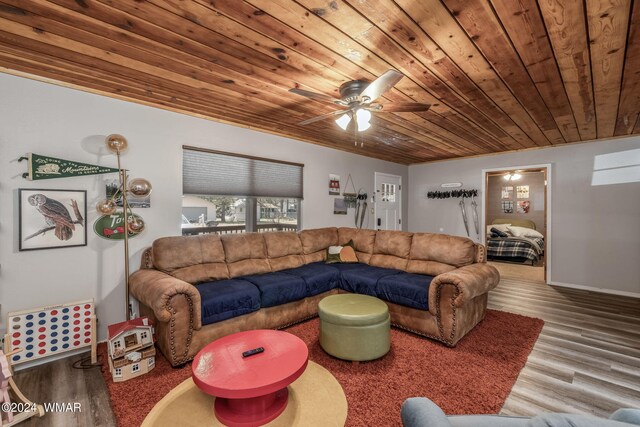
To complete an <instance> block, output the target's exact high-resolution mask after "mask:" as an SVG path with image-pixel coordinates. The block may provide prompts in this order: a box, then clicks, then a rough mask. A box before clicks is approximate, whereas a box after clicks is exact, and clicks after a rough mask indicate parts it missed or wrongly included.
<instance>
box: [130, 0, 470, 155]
mask: <svg viewBox="0 0 640 427" xmlns="http://www.w3.org/2000/svg"><path fill="white" fill-rule="evenodd" d="M165 6H166V5H165ZM130 7H131V9H125V10H126V11H127V12H129V13H130V16H133V15H132V14H133V13H135V14H136V16H138V17H141V18H142V17H144V18H145V19H153V18H154V17H156V18H157V16H155V15H154V13H153V11H151V10H150V9H149V8H142V7H140V6H139V5H138V6H136V7H135V8H134V7H133V6H130ZM193 7H195V6H194V5H192V4H191V5H189V8H188V9H186V10H179V9H175V10H172V12H178V13H183V14H184V15H189V14H195V13H196V12H198V10H197V9H193ZM156 13H158V11H156ZM189 16H190V15H189ZM210 16H212V15H210ZM218 18H219V17H218ZM175 19H176V16H172V15H170V14H169V15H167V14H164V15H162V19H161V20H160V22H163V25H166V26H167V27H171V28H173V29H175V30H176V31H180V30H179V27H180V26H179V25H178V24H179V22H174V20H175ZM198 22H199V23H198V27H196V28H198V29H199V30H197V31H193V30H192V32H194V33H198V35H199V36H200V37H202V38H203V39H207V38H209V39H211V36H212V35H214V36H217V34H212V33H211V31H212V30H213V28H215V27H216V25H214V24H215V22H210V21H208V20H207V19H199V20H198ZM141 25H143V24H142V23H138V22H136V23H135V25H132V26H133V27H134V28H140V27H141ZM208 26H211V27H212V28H211V29H210V28H208ZM200 27H203V28H200ZM210 30H211V31H210ZM245 30H246V31H245V32H248V31H249V30H247V29H245ZM203 31H204V32H206V34H202V32H203ZM147 33H153V32H147ZM191 37H192V38H194V35H191ZM219 44H223V43H222V42H219V43H215V45H219ZM227 44H229V43H227ZM274 44H275V43H272V45H274ZM181 45H182V46H183V47H184V48H186V47H187V46H188V44H187V42H186V41H182V43H181ZM234 48H236V49H238V48H239V47H238V46H234ZM272 50H273V51H274V52H280V53H279V55H281V56H285V57H286V58H291V57H293V56H294V55H292V52H291V51H285V50H284V49H283V48H280V47H275V48H272ZM246 55H250V52H248V53H246ZM274 60H275V59H274ZM275 61H276V64H274V65H273V67H279V66H280V65H279V63H278V62H277V61H279V60H275ZM304 77H306V78H309V77H313V78H314V79H315V80H316V81H317V80H318V77H317V76H313V75H305V76H304ZM300 80H301V81H302V82H304V83H307V84H310V83H308V82H307V81H306V79H305V78H302V79H300ZM345 80H347V79H345ZM311 84H313V83H311ZM320 84H322V82H320ZM289 85H290V86H294V84H293V83H290V84H289ZM280 88H281V89H283V90H286V89H287V85H286V84H281V85H280ZM331 89H332V90H333V91H335V90H336V89H335V88H334V87H332V88H331ZM294 96H295V95H294ZM300 99H301V100H302V99H303V98H300ZM305 103H307V104H308V102H306V101H305ZM301 104H302V103H301ZM326 109H327V106H326V105H321V106H320V107H319V109H318V110H317V111H316V112H317V113H322V112H328V111H330V110H326ZM311 115H313V114H310V116H311ZM384 116H389V115H388V114H385V115H384ZM407 119H409V120H411V119H410V118H408V117H407V115H403V118H402V119H401V120H407ZM436 131H437V130H436ZM444 132H446V133H447V134H449V133H448V132H447V131H444ZM446 136H449V135H446ZM460 142H462V143H464V142H465V141H463V140H460ZM471 149H476V150H477V147H475V146H471Z"/></svg>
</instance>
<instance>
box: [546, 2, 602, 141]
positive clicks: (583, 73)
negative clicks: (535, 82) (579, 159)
mask: <svg viewBox="0 0 640 427" xmlns="http://www.w3.org/2000/svg"><path fill="white" fill-rule="evenodd" d="M538 5H539V6H540V11H541V12H542V17H543V19H544V22H545V26H546V29H547V34H548V36H549V39H550V41H551V46H552V47H553V52H554V55H555V58H556V62H557V63H558V68H559V69H560V74H561V75H562V81H563V84H564V88H565V91H566V92H567V96H568V98H569V102H570V103H571V107H572V110H573V115H574V117H575V119H576V123H577V125H578V131H579V132H580V138H581V139H582V140H590V139H596V113H595V106H594V101H593V83H592V80H591V59H590V57H589V46H588V37H587V24H586V21H585V13H584V3H583V2H582V1H563V0H544V1H542V2H538Z"/></svg>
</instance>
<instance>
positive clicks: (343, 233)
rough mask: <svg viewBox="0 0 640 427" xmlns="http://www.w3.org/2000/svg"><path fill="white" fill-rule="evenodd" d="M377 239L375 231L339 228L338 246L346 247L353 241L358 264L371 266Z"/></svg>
mask: <svg viewBox="0 0 640 427" xmlns="http://www.w3.org/2000/svg"><path fill="white" fill-rule="evenodd" d="M375 238H376V232H375V230H367V229H357V228H348V227H340V228H338V245H340V246H344V245H346V244H347V243H348V242H349V240H352V241H353V248H354V249H355V250H356V256H357V257H358V262H362V263H365V264H369V262H370V261H371V254H372V253H373V245H374V242H375Z"/></svg>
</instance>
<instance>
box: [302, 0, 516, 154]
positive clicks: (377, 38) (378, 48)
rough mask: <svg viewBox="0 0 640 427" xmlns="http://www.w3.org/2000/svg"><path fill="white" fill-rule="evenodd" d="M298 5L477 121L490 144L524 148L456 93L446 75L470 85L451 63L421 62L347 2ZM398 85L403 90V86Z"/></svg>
mask: <svg viewBox="0 0 640 427" xmlns="http://www.w3.org/2000/svg"><path fill="white" fill-rule="evenodd" d="M298 3H300V4H301V5H302V6H303V7H304V8H305V10H308V11H310V12H312V13H314V11H315V13H314V14H315V15H316V16H318V17H319V18H320V19H322V20H324V21H325V22H327V23H328V24H330V25H331V26H333V27H334V28H336V29H337V30H338V31H340V32H342V33H344V34H346V35H347V36H349V37H350V38H351V39H353V40H355V41H356V42H358V43H359V44H360V45H362V46H363V47H364V48H366V49H368V50H369V51H370V52H375V53H376V54H377V55H378V56H380V58H381V59H383V60H384V61H386V62H388V63H389V64H390V65H391V66H393V67H394V68H395V69H397V70H399V71H401V72H402V73H403V74H405V76H406V77H407V79H410V80H411V81H413V82H414V83H415V84H417V85H418V86H419V87H420V88H422V89H423V90H425V91H429V92H431V93H432V94H433V96H435V97H437V98H439V99H441V100H442V101H444V102H446V103H447V105H450V106H451V107H452V108H453V109H455V110H456V111H460V112H461V113H463V114H465V115H466V116H467V117H471V118H473V121H474V122H475V124H476V125H477V126H479V127H480V128H481V129H483V130H484V131H485V132H487V133H489V134H490V135H491V136H493V137H494V138H495V139H494V141H491V142H490V144H491V145H494V146H495V147H497V148H499V147H502V149H505V148H511V149H513V148H522V147H523V145H521V144H519V143H517V142H516V141H515V140H514V139H513V137H511V136H510V135H508V134H507V133H506V132H505V131H504V130H503V129H502V128H500V127H499V126H498V125H497V124H496V123H494V122H493V121H492V120H491V119H490V118H489V117H488V115H485V114H484V113H483V112H482V106H479V105H473V104H472V103H470V102H469V99H468V98H465V97H462V96H461V95H460V94H459V93H458V92H456V91H454V90H453V89H452V87H451V84H450V82H447V81H444V80H443V78H442V75H443V73H446V74H447V76H448V74H450V73H453V74H454V75H453V76H452V80H453V79H456V80H459V81H461V83H460V84H465V83H469V79H468V78H467V77H466V76H465V75H464V74H462V73H456V70H455V69H448V70H445V66H446V65H449V64H445V63H444V61H429V63H432V66H431V67H430V66H429V65H427V64H426V61H425V62H421V61H422V59H419V58H416V57H415V56H412V55H411V54H410V53H409V52H407V51H406V50H405V49H404V48H403V47H402V46H401V45H400V44H398V43H396V41H395V40H393V39H392V38H391V37H389V36H388V35H387V34H386V33H384V32H383V31H382V30H381V29H380V28H378V27H376V26H375V25H373V24H372V23H371V22H369V21H368V20H366V19H365V18H364V17H363V16H362V15H361V14H360V13H359V12H358V11H357V10H354V9H352V8H351V7H350V5H348V4H346V3H343V2H340V3H337V2H336V3H335V5H336V6H335V7H324V8H323V7H322V6H325V2H324V0H298ZM382 4H383V2H380V1H379V2H376V5H375V8H374V9H376V10H377V9H379V8H381V7H382ZM365 7H366V6H365ZM438 73H440V74H438ZM401 83H402V82H401ZM397 86H398V87H401V86H400V85H397ZM471 86H473V85H472V84H471V85H467V88H468V89H471ZM474 95H475V94H474ZM483 107H484V109H486V110H488V111H487V113H488V114H490V115H493V116H497V117H500V115H504V113H503V112H502V111H499V110H498V109H496V108H495V105H492V104H491V103H487V104H486V105H484V106H483Z"/></svg>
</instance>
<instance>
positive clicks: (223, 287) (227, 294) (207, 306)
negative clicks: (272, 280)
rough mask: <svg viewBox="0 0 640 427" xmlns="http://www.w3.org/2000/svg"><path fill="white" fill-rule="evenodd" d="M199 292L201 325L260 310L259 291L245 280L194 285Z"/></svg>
mask: <svg viewBox="0 0 640 427" xmlns="http://www.w3.org/2000/svg"><path fill="white" fill-rule="evenodd" d="M196 289H197V290H198V292H200V301H201V306H202V324H203V325H208V324H210V323H215V322H220V321H222V320H226V319H230V318H232V317H236V316H240V315H242V314H247V313H251V312H252V311H256V310H258V309H259V308H260V291H259V290H258V288H257V287H255V286H254V285H253V284H252V283H250V282H247V281H245V280H238V279H231V280H218V281H215V282H206V283H200V284H199V285H196Z"/></svg>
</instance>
